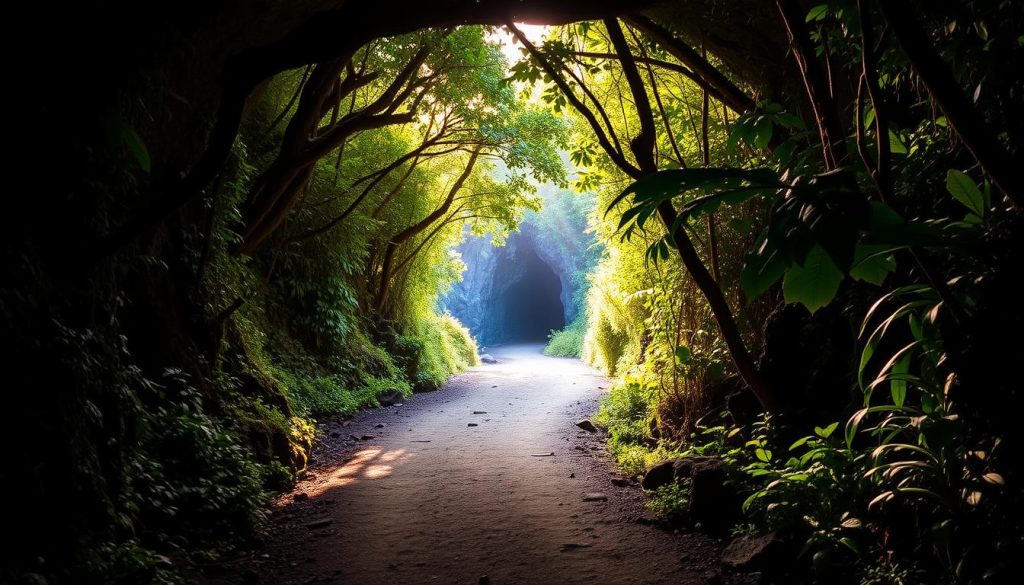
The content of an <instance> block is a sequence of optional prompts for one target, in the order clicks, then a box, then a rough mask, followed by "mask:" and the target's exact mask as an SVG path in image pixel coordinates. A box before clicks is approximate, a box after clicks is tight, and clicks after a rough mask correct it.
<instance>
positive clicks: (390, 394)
mask: <svg viewBox="0 0 1024 585" xmlns="http://www.w3.org/2000/svg"><path fill="white" fill-rule="evenodd" d="M404 398H405V397H404V396H402V393H401V392H399V391H398V390H385V391H383V392H381V393H380V394H378V395H377V402H379V403H380V405H381V406H394V405H396V404H399V403H401V402H402V400H404Z"/></svg>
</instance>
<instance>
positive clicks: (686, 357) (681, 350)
mask: <svg viewBox="0 0 1024 585" xmlns="http://www.w3.org/2000/svg"><path fill="white" fill-rule="evenodd" d="M675 353H676V359H677V360H679V363H681V364H687V363H689V362H690V358H691V357H692V354H691V353H690V348H688V347H686V346H685V345H680V346H679V347H677V348H676V352H675Z"/></svg>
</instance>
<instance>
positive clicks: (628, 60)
mask: <svg viewBox="0 0 1024 585" xmlns="http://www.w3.org/2000/svg"><path fill="white" fill-rule="evenodd" d="M605 26H606V27H607V29H608V36H609V38H610V40H611V43H612V46H613V47H614V48H615V52H616V53H618V54H619V56H620V61H621V63H622V69H623V74H624V76H625V78H626V83H627V84H628V85H629V89H630V93H631V94H632V95H633V102H634V104H635V106H636V110H637V114H638V117H639V118H640V132H639V133H638V134H637V136H636V137H635V138H634V139H633V141H632V142H631V144H630V148H631V149H632V150H633V156H634V158H636V160H637V162H638V164H639V165H640V169H641V171H642V176H647V175H650V174H653V173H655V172H657V170H658V169H657V166H656V164H655V159H654V142H655V132H656V125H655V122H654V112H653V111H652V110H651V104H650V101H649V100H648V98H647V91H646V89H645V88H644V85H643V80H642V79H641V77H640V72H639V71H638V70H637V67H636V62H635V61H634V60H633V58H632V54H631V52H630V50H629V45H628V44H627V43H626V38H625V36H624V35H623V34H622V29H621V28H620V27H619V23H618V21H616V20H613V19H607V20H605ZM657 210H658V217H659V218H660V219H661V221H662V223H663V224H664V226H665V228H666V229H667V230H669V231H670V235H671V237H672V241H673V243H674V244H675V248H676V250H677V252H678V254H679V258H680V260H682V262H683V266H685V267H686V270H687V272H688V273H689V274H690V277H691V278H693V281H694V283H695V284H696V285H697V287H698V288H699V289H700V291H701V293H703V295H704V298H705V299H706V300H707V302H708V306H709V307H710V308H711V313H712V314H713V315H714V317H715V321H716V323H717V324H718V328H719V330H720V331H721V332H722V338H723V339H724V340H725V344H726V346H727V347H728V348H729V355H730V356H731V357H732V360H733V363H734V364H735V365H736V369H737V370H738V371H739V374H740V377H742V378H743V381H744V382H746V384H747V386H748V387H749V388H750V390H751V392H753V394H754V396H756V397H757V399H758V401H759V402H760V403H761V405H762V406H763V407H764V408H765V409H766V410H769V411H772V410H776V409H777V408H778V407H779V401H778V399H777V398H776V396H775V394H774V393H773V392H771V390H770V389H769V388H768V386H767V384H765V382H764V380H763V379H762V377H761V373H760V371H759V370H758V368H757V365H756V364H755V362H754V358H753V357H752V356H751V355H750V351H749V350H748V349H747V346H746V344H745V343H744V341H743V336H742V335H741V334H740V330H739V326H738V325H737V324H736V319H735V317H734V316H733V314H732V309H731V308H730V307H729V303H728V301H727V300H726V299H725V295H724V294H723V292H722V288H721V287H720V286H719V285H718V283H717V282H716V281H715V279H714V277H713V276H712V275H711V273H710V272H709V271H708V268H707V266H705V265H704V261H703V260H702V259H701V257H700V255H699V254H698V253H697V250H696V248H694V246H693V242H692V241H691V240H690V238H689V236H688V235H687V233H686V230H685V228H684V227H683V226H682V225H680V222H679V221H678V213H677V212H676V209H675V207H674V206H673V205H672V202H671V200H666V201H663V202H662V203H660V204H659V205H658V208H657Z"/></svg>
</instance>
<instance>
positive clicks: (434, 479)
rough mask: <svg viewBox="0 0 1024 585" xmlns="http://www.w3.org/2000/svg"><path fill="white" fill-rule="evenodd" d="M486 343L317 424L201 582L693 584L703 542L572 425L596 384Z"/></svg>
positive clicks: (571, 369) (711, 555)
mask: <svg viewBox="0 0 1024 585" xmlns="http://www.w3.org/2000/svg"><path fill="white" fill-rule="evenodd" d="M493 354H494V356H495V357H496V358H498V359H499V360H500V363H498V364H492V365H484V366H481V367H479V368H476V369H474V370H473V371H470V372H467V373H465V374H462V375H460V376H457V377H456V378H454V379H453V380H452V381H451V382H450V383H448V384H447V385H446V386H445V387H444V388H443V389H442V390H440V391H438V392H433V393H430V394H421V395H417V396H415V397H413V398H412V399H410V400H409V401H408V402H407V403H405V404H403V405H402V406H394V407H389V408H382V409H377V410H371V411H365V412H362V413H360V414H359V415H357V416H356V417H355V418H354V419H352V421H351V422H350V423H349V424H348V425H347V426H345V427H342V426H341V424H340V423H330V424H329V425H328V427H327V434H326V436H325V441H326V442H325V443H324V444H323V445H321V446H320V453H319V456H318V463H317V466H316V467H315V468H314V470H313V472H312V474H311V477H310V478H309V479H307V480H305V481H303V482H301V483H300V485H298V486H297V488H296V490H295V491H294V492H293V493H292V494H289V495H287V496H285V497H283V498H282V499H281V500H280V502H279V503H278V505H277V506H276V509H275V511H274V513H273V518H272V522H271V529H270V531H269V536H268V542H267V543H266V545H265V546H264V547H263V548H261V549H259V550H257V551H255V552H253V553H252V554H251V555H250V556H248V557H247V558H245V559H240V560H239V561H238V562H237V563H236V564H235V565H234V567H235V568H234V570H232V571H230V572H229V574H227V575H224V576H222V577H219V578H216V579H215V580H214V582H217V583H238V582H251V583H268V584H269V583H273V584H289V583H295V584H299V583H302V584H304V583H339V584H340V583H352V584H356V583H388V584H390V583H396V584H397V583H403V584H404V583H410V584H415V583H443V584H463V583H464V584H476V583H480V582H488V580H486V579H482V576H484V575H486V576H487V577H488V579H489V583H493V584H494V585H505V584H512V583H519V584H548V583H551V584H567V583H598V584H618V583H650V584H661V583H665V584H668V583H671V584H673V585H679V584H689V583H694V584H696V583H704V582H705V573H706V571H708V570H709V569H712V568H713V567H715V566H717V545H715V544H714V543H713V542H712V541H709V540H708V539H706V538H703V537H700V536H697V535H691V534H673V533H670V532H667V531H664V530H660V529H658V528H656V527H653V526H650V525H648V524H649V522H648V521H647V520H646V516H647V514H646V513H645V511H644V509H643V504H642V499H643V498H642V495H641V493H640V491H639V489H638V488H637V487H635V486H634V485H630V486H626V487H617V486H615V485H613V484H612V483H611V479H612V478H613V477H615V476H614V473H613V469H612V467H611V462H610V460H609V458H608V456H607V454H606V452H605V450H604V448H603V439H602V437H601V436H599V435H591V434H590V433H587V432H585V431H582V430H580V429H578V428H577V427H575V426H574V424H573V423H574V422H575V421H577V420H579V419H580V418H582V417H585V416H589V415H591V414H592V413H593V412H595V411H596V409H597V404H598V399H599V398H600V396H601V394H602V393H603V392H604V391H605V390H604V388H607V386H608V380H607V379H605V378H604V377H603V376H601V375H599V374H598V373H597V372H596V371H594V370H593V369H591V368H589V367H586V366H584V365H583V364H581V363H580V362H579V361H577V360H568V359H557V358H548V357H545V356H543V355H542V354H541V353H540V346H537V345H533V346H509V347H503V348H496V349H495V351H494V352H493ZM382 425H383V426H382ZM470 425H476V426H470ZM332 435H334V436H332ZM349 435H355V436H356V437H361V436H364V435H365V436H368V437H370V436H372V438H367V439H364V440H358V441H357V440H353V439H352V438H350V436H349ZM548 453H553V455H550V456H535V455H542V454H548ZM590 492H601V493H603V494H604V495H605V496H607V501H596V502H592V501H584V499H585V497H584V496H585V494H588V493H590ZM301 494H306V495H301ZM296 495H298V496H297V498H298V499H296Z"/></svg>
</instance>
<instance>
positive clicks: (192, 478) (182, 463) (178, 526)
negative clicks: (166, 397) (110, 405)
mask: <svg viewBox="0 0 1024 585" xmlns="http://www.w3.org/2000/svg"><path fill="white" fill-rule="evenodd" d="M141 428H142V437H141V439H142V440H141V446H140V449H139V450H138V451H137V452H136V454H135V457H134V458H133V459H132V460H131V462H130V464H129V465H130V469H131V473H130V477H131V481H132V488H133V489H132V492H131V493H130V495H129V496H128V499H129V500H130V501H131V503H130V504H129V509H135V510H137V512H138V517H139V518H140V519H141V521H142V523H143V524H144V525H145V526H146V527H147V530H148V532H149V533H151V534H154V535H156V536H155V538H156V539H157V540H159V539H160V538H162V537H163V536H166V535H175V537H176V538H175V540H176V541H180V540H181V539H184V541H185V542H187V543H188V544H189V547H190V548H193V549H209V548H214V547H220V546H223V545H224V543H227V544H228V545H231V544H233V543H235V542H237V541H238V540H239V539H241V538H244V537H245V536H247V535H248V534H249V533H251V532H252V530H253V529H254V528H255V526H256V524H257V523H258V522H259V521H260V520H261V519H262V512H261V509H262V506H263V504H264V502H265V500H266V494H265V493H264V490H263V485H264V479H265V476H266V473H267V471H266V470H265V469H264V468H263V467H262V466H261V465H259V464H257V463H256V462H255V461H254V460H253V458H252V455H251V454H250V452H249V451H248V450H247V449H246V448H245V447H243V446H242V444H241V443H240V441H239V440H238V438H237V437H236V436H235V435H234V434H233V433H232V432H231V431H230V430H228V429H227V428H226V427H225V426H224V425H223V424H222V423H221V422H220V421H218V420H216V419H214V418H213V417H211V416H209V415H208V414H205V413H204V412H203V409H202V406H201V404H200V401H199V398H198V392H196V391H195V390H193V389H191V388H186V389H185V390H183V391H182V392H181V394H180V396H179V397H178V398H177V399H176V400H175V401H168V402H166V403H165V404H162V405H161V406H159V407H157V408H156V409H155V410H152V411H150V412H148V413H147V414H146V415H145V416H144V418H143V420H142V421H141Z"/></svg>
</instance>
